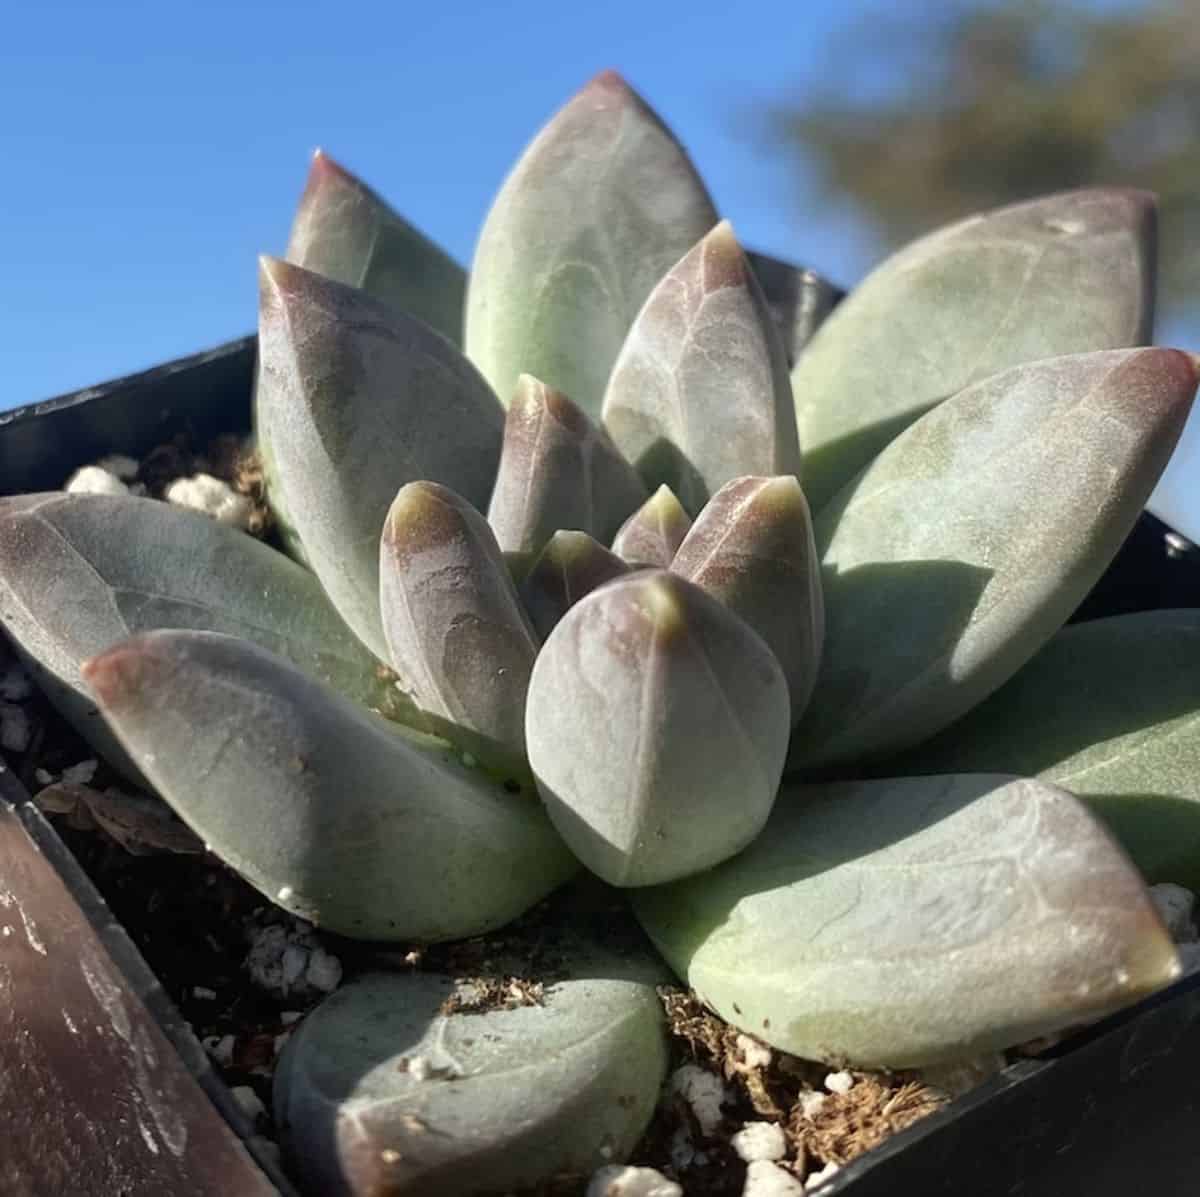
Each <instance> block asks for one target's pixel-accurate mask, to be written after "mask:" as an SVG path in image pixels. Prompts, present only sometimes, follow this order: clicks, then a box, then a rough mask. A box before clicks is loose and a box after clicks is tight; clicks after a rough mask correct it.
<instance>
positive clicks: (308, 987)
mask: <svg viewBox="0 0 1200 1197" xmlns="http://www.w3.org/2000/svg"><path fill="white" fill-rule="evenodd" d="M245 968H246V971H247V972H248V973H249V974H250V979H251V980H252V981H253V982H254V983H255V984H256V985H258V986H259V987H260V988H261V989H265V990H267V991H268V992H269V993H273V994H276V995H277V996H279V997H282V998H286V997H289V996H291V995H292V994H301V995H303V994H305V993H313V992H316V993H332V992H333V991H334V990H335V989H336V988H337V987H338V985H340V984H341V980H342V962H341V961H340V960H339V959H338V958H337V957H336V956H334V955H333V954H332V953H331V952H327V951H326V950H325V949H324V948H323V947H322V946H321V945H320V943H319V942H318V941H317V938H316V936H315V935H314V934H313V932H312V928H311V927H309V926H308V924H307V923H304V922H302V921H301V920H300V919H294V920H293V924H292V926H290V927H287V926H282V925H280V924H279V923H271V924H269V925H268V926H266V927H259V928H257V929H256V930H255V931H254V932H253V933H252V935H251V937H250V950H249V952H247V953H246V960H245Z"/></svg>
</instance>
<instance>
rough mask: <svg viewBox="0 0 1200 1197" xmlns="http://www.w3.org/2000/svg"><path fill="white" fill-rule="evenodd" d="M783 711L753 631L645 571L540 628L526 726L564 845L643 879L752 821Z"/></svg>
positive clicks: (621, 878) (773, 780) (722, 852)
mask: <svg viewBox="0 0 1200 1197" xmlns="http://www.w3.org/2000/svg"><path fill="white" fill-rule="evenodd" d="M789 722H790V721H789V707H788V693H787V682H786V680H785V679H784V676H783V672H782V670H781V669H780V667H779V662H778V661H776V660H775V657H774V655H773V654H772V652H771V650H770V649H769V648H768V647H767V646H766V644H764V643H763V641H762V640H761V639H759V637H758V636H757V635H756V634H755V633H754V632H752V631H751V630H750V628H749V627H748V626H747V625H746V624H745V623H743V622H742V621H741V620H740V619H738V618H737V617H736V616H735V615H733V614H731V613H730V612H729V611H727V610H726V609H725V608H724V607H723V606H721V604H720V603H718V602H717V601H716V600H715V599H711V598H709V597H708V595H706V594H705V593H704V592H703V591H702V590H701V589H700V588H699V587H697V586H693V585H692V584H691V583H690V582H685V581H684V580H683V579H682V578H680V577H677V576H676V575H674V574H671V573H667V572H666V571H662V570H650V571H643V572H640V573H635V574H632V575H630V576H629V577H628V578H621V579H618V580H617V581H615V582H610V583H609V584H608V585H607V586H603V587H601V588H600V589H599V590H597V591H594V592H593V593H592V594H590V595H588V597H587V598H585V599H584V600H583V601H582V602H580V603H577V604H576V605H575V606H574V607H572V608H571V610H570V611H569V612H568V613H567V615H566V616H565V617H564V619H563V620H562V622H561V623H559V625H558V627H556V628H555V629H554V631H553V632H552V633H551V635H550V637H549V639H548V640H547V641H546V643H545V645H544V646H543V648H542V652H541V655H540V656H539V657H538V660H537V664H536V665H535V666H534V669H533V678H532V680H531V682H530V686H529V702H528V705H527V707H526V724H525V735H526V740H527V743H528V745H529V763H530V765H531V766H532V768H533V773H534V777H535V778H536V779H537V784H538V789H539V791H540V792H541V795H542V799H543V801H544V802H545V803H546V808H547V810H548V811H549V814H550V818H551V820H552V821H553V822H554V825H555V827H557V828H558V830H559V832H560V834H561V835H562V837H563V839H565V840H566V841H567V844H568V845H569V846H570V848H571V849H572V851H573V852H574V853H575V855H576V856H578V857H579V859H580V860H581V861H583V863H584V864H585V865H587V867H588V868H590V869H591V870H592V871H593V872H595V873H598V874H599V875H600V876H601V877H602V878H604V880H605V881H607V882H609V883H610V884H612V885H621V886H628V885H654V884H657V883H659V882H662V881H668V880H671V879H673V878H676V877H683V876H686V875H688V874H689V873H694V872H699V871H700V870H702V869H707V868H711V867H712V866H713V865H714V864H716V863H718V862H719V861H721V860H724V859H725V858H726V857H728V856H730V855H732V854H733V853H734V852H738V851H740V850H741V849H742V848H744V847H745V846H746V844H748V843H749V842H750V841H751V840H752V839H753V838H754V837H755V836H756V835H757V834H758V832H759V830H760V829H761V828H762V825H763V823H764V822H765V821H766V818H767V815H768V814H769V813H770V810H771V804H772V803H773V802H774V800H775V793H776V790H777V788H778V785H779V777H780V774H781V773H782V770H783V758H784V755H785V753H786V750H787V736H788V727H789Z"/></svg>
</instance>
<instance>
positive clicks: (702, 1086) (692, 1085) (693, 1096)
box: [671, 1064, 729, 1137]
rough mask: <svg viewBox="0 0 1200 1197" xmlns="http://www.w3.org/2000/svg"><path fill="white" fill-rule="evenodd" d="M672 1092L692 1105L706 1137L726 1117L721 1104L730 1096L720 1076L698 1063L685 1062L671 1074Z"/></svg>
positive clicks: (713, 1132)
mask: <svg viewBox="0 0 1200 1197" xmlns="http://www.w3.org/2000/svg"><path fill="white" fill-rule="evenodd" d="M671 1092H672V1093H678V1094H680V1095H681V1096H682V1097H683V1099H684V1101H686V1102H687V1103H688V1105H689V1106H691V1107H692V1113H693V1114H695V1115H696V1121H697V1122H698V1123H700V1130H701V1132H702V1133H703V1134H704V1135H705V1136H706V1137H707V1136H710V1135H713V1134H715V1133H716V1131H717V1128H718V1127H719V1126H720V1125H721V1122H722V1120H723V1118H724V1115H723V1114H722V1113H721V1105H722V1103H723V1102H725V1101H726V1100H728V1097H729V1094H728V1091H727V1090H726V1088H725V1086H724V1085H723V1084H722V1083H721V1078H720V1077H719V1076H716V1075H714V1074H713V1073H711V1072H708V1071H707V1070H706V1069H703V1068H701V1067H700V1066H699V1065H697V1064H685V1065H684V1066H683V1067H682V1068H677V1069H676V1070H675V1071H674V1072H673V1073H672V1074H671Z"/></svg>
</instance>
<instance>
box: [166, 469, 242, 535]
mask: <svg viewBox="0 0 1200 1197" xmlns="http://www.w3.org/2000/svg"><path fill="white" fill-rule="evenodd" d="M163 497H164V498H165V499H166V500H167V502H168V503H174V504H175V506H177V507H190V508H191V509H192V510H193V511H202V512H203V513H204V514H205V515H211V516H212V517H213V519H215V520H216V521H217V523H218V524H229V525H230V526H231V527H234V528H242V529H243V530H244V529H245V528H247V527H248V526H249V524H250V515H251V512H253V510H254V504H253V503H251V501H250V500H249V499H248V498H247V497H246V496H245V495H239V494H238V492H237V491H236V490H234V489H233V487H232V486H230V485H229V483H228V482H222V481H221V479H220V478H214V477H213V476H212V475H211V474H195V475H193V476H192V477H191V478H177V479H176V480H175V481H174V482H172V483H171V485H170V486H168V487H167V490H166V494H165V495H164V496H163Z"/></svg>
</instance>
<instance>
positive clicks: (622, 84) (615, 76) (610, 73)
mask: <svg viewBox="0 0 1200 1197" xmlns="http://www.w3.org/2000/svg"><path fill="white" fill-rule="evenodd" d="M593 89H595V90H596V91H619V92H633V88H632V87H630V85H629V81H628V80H627V79H626V78H625V76H624V75H622V74H621V72H620V71H618V70H614V69H613V68H612V67H606V68H605V69H604V70H602V71H597V72H596V74H594V75H593V76H592V77H591V79H589V80H588V82H587V83H586V84H585V85H584V87H583V90H584V91H585V92H587V91H591V90H593Z"/></svg>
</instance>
